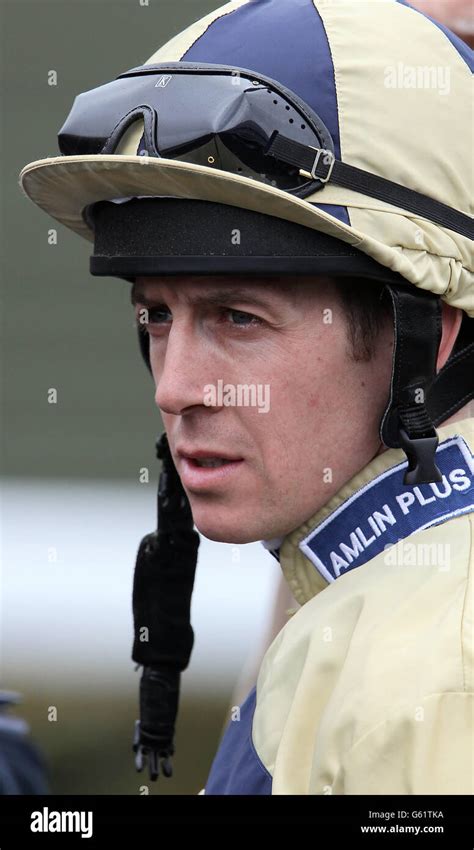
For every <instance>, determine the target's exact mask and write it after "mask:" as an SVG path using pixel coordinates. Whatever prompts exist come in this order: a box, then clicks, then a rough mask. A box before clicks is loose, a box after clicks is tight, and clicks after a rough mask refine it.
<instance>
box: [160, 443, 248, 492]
mask: <svg viewBox="0 0 474 850" xmlns="http://www.w3.org/2000/svg"><path fill="white" fill-rule="evenodd" d="M177 456H178V462H179V463H178V465H179V473H180V476H181V480H182V482H183V484H184V486H185V487H189V488H190V489H191V490H193V489H194V490H200V489H206V488H208V487H209V486H210V485H216V484H219V483H220V482H221V481H225V480H227V479H228V478H229V477H230V476H232V475H233V474H234V473H236V472H237V471H238V470H240V468H241V466H242V464H243V462H244V459H243V458H242V457H238V456H235V455H230V454H229V453H228V452H226V451H222V450H221V449H214V448H213V449H191V448H178V449H177Z"/></svg>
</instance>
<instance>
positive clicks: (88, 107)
mask: <svg viewBox="0 0 474 850" xmlns="http://www.w3.org/2000/svg"><path fill="white" fill-rule="evenodd" d="M139 118H143V123H144V132H143V137H142V139H141V142H140V146H139V148H138V151H137V153H138V154H139V155H142V156H144V155H149V156H152V157H163V158H166V159H175V160H181V161H183V162H190V163H194V164H196V165H205V166H207V167H208V168H216V169H220V170H222V171H229V172H231V173H233V174H239V175H241V176H242V177H250V178H252V179H254V180H258V181H260V182H262V183H267V184H270V185H273V186H276V187H277V188H278V189H282V190H284V191H286V192H291V193H293V194H296V195H298V196H299V197H305V196H306V195H308V194H310V193H312V192H314V191H315V189H317V188H318V187H319V186H320V185H321V182H320V180H319V179H316V178H315V177H313V176H312V175H311V173H308V172H306V173H304V174H302V173H301V172H300V169H299V168H298V167H297V165H295V164H292V163H288V162H285V161H283V160H280V159H276V158H275V157H273V156H269V155H268V153H267V152H268V149H269V147H270V145H271V143H272V141H273V139H274V138H275V137H276V135H277V134H281V135H283V136H285V137H287V138H288V139H290V140H291V141H294V142H298V143H300V144H302V145H304V146H312V147H314V148H316V149H318V150H321V149H322V148H323V149H325V152H326V151H327V154H328V155H329V156H330V157H331V158H333V153H334V146H333V142H332V139H331V136H330V134H329V132H328V130H327V129H326V127H325V126H324V124H323V122H322V121H321V119H320V118H319V117H318V116H317V115H316V113H315V112H313V110H312V109H310V108H309V107H308V106H307V105H306V104H305V103H304V102H303V101H302V100H300V98H299V97H298V96H297V95H295V94H294V93H293V92H291V91H290V90H289V89H286V88H285V87H284V86H281V85H280V84H278V83H276V82H275V81H274V80H270V79H269V78H266V77H262V76H261V75H258V74H254V73H253V72H252V71H245V70H243V69H242V70H241V69H239V70H237V69H235V68H230V67H226V66H222V65H207V64H202V63H200V64H199V65H196V64H195V63H191V62H171V63H166V64H160V65H145V66H142V67H139V68H133V69H132V70H130V71H126V72H125V73H123V74H120V75H119V76H118V77H117V79H115V80H113V82H111V83H107V84H106V85H103V86H99V87H98V88H96V89H92V90H91V91H88V92H84V93H83V94H80V95H78V96H77V97H76V99H75V101H74V105H73V108H72V110H71V113H70V115H69V117H68V119H67V121H66V123H65V124H64V126H63V127H62V129H61V131H60V133H59V136H58V140H59V148H60V150H61V153H62V154H64V155H66V156H70V155H77V154H79V155H83V154H113V153H114V152H115V150H116V148H117V146H118V144H119V142H120V139H121V137H122V136H123V134H124V132H125V131H126V130H127V128H128V127H129V126H130V125H131V124H133V123H134V122H135V121H137V120H138V119H139Z"/></svg>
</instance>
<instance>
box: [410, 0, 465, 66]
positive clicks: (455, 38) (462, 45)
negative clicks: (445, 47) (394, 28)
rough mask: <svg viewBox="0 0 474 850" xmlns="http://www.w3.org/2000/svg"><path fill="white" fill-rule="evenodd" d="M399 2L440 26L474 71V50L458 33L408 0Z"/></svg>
mask: <svg viewBox="0 0 474 850" xmlns="http://www.w3.org/2000/svg"><path fill="white" fill-rule="evenodd" d="M397 3H400V5H401V6H408V8H409V9H413V11H414V12H417V13H418V14H419V15H423V17H424V18H427V19H428V20H429V21H431V22H432V23H433V24H434V25H435V26H436V27H438V29H440V30H441V32H444V34H445V36H446V38H447V39H449V41H450V42H451V44H452V45H453V47H455V48H456V50H457V52H458V53H459V55H460V56H461V58H462V59H464V61H465V63H466V65H467V67H468V68H469V70H470V71H474V52H473V51H472V50H471V48H470V47H469V45H468V44H466V42H465V41H463V40H462V38H459V36H458V35H456V34H455V33H454V32H451V30H450V29H448V27H445V26H444V24H440V23H439V21H437V20H435V18H432V17H430V15H427V14H425V12H422V11H421V10H420V9H415V8H414V6H412V5H411V4H410V3H407V0H397Z"/></svg>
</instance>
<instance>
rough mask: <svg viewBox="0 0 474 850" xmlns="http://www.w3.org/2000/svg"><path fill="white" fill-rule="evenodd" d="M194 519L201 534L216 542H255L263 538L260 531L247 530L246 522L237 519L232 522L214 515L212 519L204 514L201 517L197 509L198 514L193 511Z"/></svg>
mask: <svg viewBox="0 0 474 850" xmlns="http://www.w3.org/2000/svg"><path fill="white" fill-rule="evenodd" d="M193 519H194V524H195V526H196V528H197V529H198V531H199V532H200V534H202V535H204V537H207V539H208V540H213V541H214V542H215V543H234V544H243V543H255V541H257V540H261V539H262V538H261V537H259V536H258V533H254V534H252V533H250V532H248V531H247V532H245V531H244V530H243V529H245V525H246V523H245V522H242V523H236V522H235V519H234V521H233V522H231V523H228V522H227V523H226V522H225V521H224V520H222V521H221V522H219V520H218V519H216V517H215V516H214V518H213V520H212V521H210V520H209V519H206V517H204V516H203V517H200V516H199V511H196V514H194V513H193Z"/></svg>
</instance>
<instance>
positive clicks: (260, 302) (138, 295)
mask: <svg viewBox="0 0 474 850" xmlns="http://www.w3.org/2000/svg"><path fill="white" fill-rule="evenodd" d="M271 292H272V294H275V292H274V290H273V289H272V290H271ZM269 294H270V293H269ZM184 299H185V301H186V302H187V303H188V304H192V305H196V306H199V305H206V304H212V305H223V304H233V303H235V302H236V301H245V302H246V303H247V304H254V305H255V306H257V307H268V306H269V303H268V298H265V296H264V295H262V296H259V295H258V294H257V293H256V292H255V291H252V290H251V289H250V288H245V287H244V288H242V287H240V288H239V287H231V288H228V287H226V288H225V289H214V290H212V291H211V292H203V293H199V294H196V295H185V296H184ZM130 301H131V303H132V305H134V306H135V305H136V304H142V305H143V306H144V307H157V306H161V305H162V304H163V298H162V297H161V298H160V297H156V298H154V297H152V296H148V295H145V292H144V286H143V284H133V287H132V291H131V294H130Z"/></svg>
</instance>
